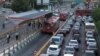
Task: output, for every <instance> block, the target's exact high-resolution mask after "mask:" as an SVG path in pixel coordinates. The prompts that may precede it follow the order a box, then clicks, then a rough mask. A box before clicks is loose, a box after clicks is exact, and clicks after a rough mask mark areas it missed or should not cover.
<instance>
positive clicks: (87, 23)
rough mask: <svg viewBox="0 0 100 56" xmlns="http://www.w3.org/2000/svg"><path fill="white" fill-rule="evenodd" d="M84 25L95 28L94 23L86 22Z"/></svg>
mask: <svg viewBox="0 0 100 56" xmlns="http://www.w3.org/2000/svg"><path fill="white" fill-rule="evenodd" d="M85 25H92V26H95V24H94V23H89V22H86V23H85Z"/></svg>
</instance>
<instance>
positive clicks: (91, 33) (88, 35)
mask: <svg viewBox="0 0 100 56" xmlns="http://www.w3.org/2000/svg"><path fill="white" fill-rule="evenodd" d="M93 35H94V33H93V31H87V32H86V37H93Z"/></svg>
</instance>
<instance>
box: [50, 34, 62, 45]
mask: <svg viewBox="0 0 100 56" xmlns="http://www.w3.org/2000/svg"><path fill="white" fill-rule="evenodd" d="M51 38H52V40H51V44H55V45H59V46H61V45H62V42H63V38H62V37H60V36H52V37H51Z"/></svg>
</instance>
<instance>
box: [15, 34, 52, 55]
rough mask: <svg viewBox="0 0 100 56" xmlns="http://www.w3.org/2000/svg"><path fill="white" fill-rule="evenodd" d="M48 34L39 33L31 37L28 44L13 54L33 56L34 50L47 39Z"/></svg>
mask: <svg viewBox="0 0 100 56" xmlns="http://www.w3.org/2000/svg"><path fill="white" fill-rule="evenodd" d="M50 36H51V35H50V34H42V33H40V34H39V35H38V36H37V37H36V38H35V39H33V40H32V41H31V42H30V43H29V44H27V45H26V46H25V47H24V48H22V49H21V50H19V51H18V52H17V53H15V54H14V55H13V56H34V55H33V54H34V51H37V50H39V49H40V48H41V47H42V46H43V45H44V43H45V42H47V41H48V40H49V38H50Z"/></svg>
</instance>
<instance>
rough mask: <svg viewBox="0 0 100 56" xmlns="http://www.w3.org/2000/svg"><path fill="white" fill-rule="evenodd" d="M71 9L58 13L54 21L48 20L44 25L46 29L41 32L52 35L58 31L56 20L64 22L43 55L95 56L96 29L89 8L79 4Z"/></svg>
mask: <svg viewBox="0 0 100 56" xmlns="http://www.w3.org/2000/svg"><path fill="white" fill-rule="evenodd" d="M71 9H73V10H74V11H68V12H67V13H65V12H61V13H60V14H59V13H58V14H56V18H55V19H50V20H49V24H48V23H46V24H45V27H46V28H44V29H45V30H44V29H43V30H42V31H43V32H46V33H53V32H54V31H56V30H57V29H58V26H57V25H59V20H58V18H60V20H61V21H63V22H65V23H64V25H62V27H61V28H60V29H59V30H58V31H57V33H56V35H54V36H52V37H51V41H50V45H49V46H48V47H47V49H46V51H45V52H44V53H45V54H47V56H97V43H96V40H95V35H96V34H95V32H96V29H95V24H94V22H93V18H92V16H91V11H92V10H91V7H89V8H87V7H86V6H85V5H84V4H79V5H76V6H75V7H74V8H71ZM54 17H55V16H53V17H52V18H54ZM48 25H49V26H50V25H51V26H52V25H53V27H48ZM48 29H49V30H48ZM50 29H51V30H50ZM41 56H42V55H41ZM45 56H46V55H45Z"/></svg>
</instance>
